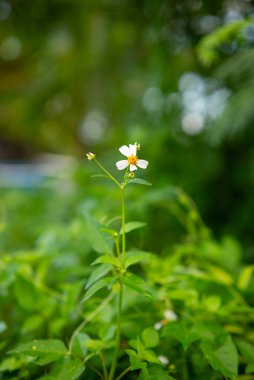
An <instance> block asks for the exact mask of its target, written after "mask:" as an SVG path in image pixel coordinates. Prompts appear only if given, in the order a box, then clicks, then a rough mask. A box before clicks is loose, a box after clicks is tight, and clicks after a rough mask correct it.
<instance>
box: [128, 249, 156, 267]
mask: <svg viewBox="0 0 254 380" xmlns="http://www.w3.org/2000/svg"><path fill="white" fill-rule="evenodd" d="M150 256H151V254H150V253H149V252H144V251H135V250H133V251H128V252H126V255H125V258H126V259H125V268H128V267H129V266H131V265H134V264H137V263H139V262H141V261H143V260H147V259H148V258H149V257H150Z"/></svg>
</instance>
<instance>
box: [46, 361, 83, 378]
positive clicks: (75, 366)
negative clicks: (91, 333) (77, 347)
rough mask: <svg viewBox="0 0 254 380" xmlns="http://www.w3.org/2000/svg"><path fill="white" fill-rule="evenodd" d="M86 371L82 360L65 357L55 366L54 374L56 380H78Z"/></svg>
mask: <svg viewBox="0 0 254 380" xmlns="http://www.w3.org/2000/svg"><path fill="white" fill-rule="evenodd" d="M84 370H85V366H84V364H83V362H82V361H81V360H78V359H72V358H70V357H65V358H63V359H62V360H59V361H58V362H57V363H56V364H55V366H54V369H53V371H52V374H53V376H54V378H55V379H56V380H76V379H78V378H79V376H80V375H81V374H82V373H83V372H84Z"/></svg>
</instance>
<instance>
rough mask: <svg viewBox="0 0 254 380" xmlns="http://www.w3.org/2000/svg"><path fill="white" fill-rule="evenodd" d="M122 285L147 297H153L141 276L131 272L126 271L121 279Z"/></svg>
mask: <svg viewBox="0 0 254 380" xmlns="http://www.w3.org/2000/svg"><path fill="white" fill-rule="evenodd" d="M123 283H124V285H126V286H127V287H128V288H130V289H132V290H134V291H135V292H137V293H140V294H143V295H144V296H146V297H148V298H153V296H152V294H151V292H149V290H148V289H147V285H146V283H145V281H144V280H143V278H141V277H139V276H136V275H135V274H132V273H127V275H126V276H125V277H124V280H123Z"/></svg>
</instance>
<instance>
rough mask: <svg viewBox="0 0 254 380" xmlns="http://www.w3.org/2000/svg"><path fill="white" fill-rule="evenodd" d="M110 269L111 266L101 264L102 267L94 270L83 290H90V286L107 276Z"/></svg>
mask: <svg viewBox="0 0 254 380" xmlns="http://www.w3.org/2000/svg"><path fill="white" fill-rule="evenodd" d="M112 268H113V266H112V265H111V264H102V265H99V266H98V267H97V268H95V269H94V271H93V272H92V274H91V276H90V277H89V279H88V280H87V283H86V287H85V289H88V288H90V286H91V285H92V284H93V283H94V282H96V281H98V280H99V279H100V278H102V277H104V276H105V275H106V274H108V272H110V271H111V269H112Z"/></svg>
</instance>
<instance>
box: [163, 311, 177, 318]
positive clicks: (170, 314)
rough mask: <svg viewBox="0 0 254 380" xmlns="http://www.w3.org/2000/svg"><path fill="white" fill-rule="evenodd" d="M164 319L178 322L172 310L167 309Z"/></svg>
mask: <svg viewBox="0 0 254 380" xmlns="http://www.w3.org/2000/svg"><path fill="white" fill-rule="evenodd" d="M164 317H165V319H167V320H168V321H177V320H178V316H177V314H176V313H175V312H174V311H173V310H170V309H167V310H165V311H164Z"/></svg>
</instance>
